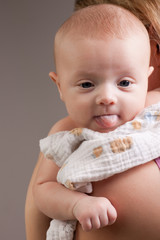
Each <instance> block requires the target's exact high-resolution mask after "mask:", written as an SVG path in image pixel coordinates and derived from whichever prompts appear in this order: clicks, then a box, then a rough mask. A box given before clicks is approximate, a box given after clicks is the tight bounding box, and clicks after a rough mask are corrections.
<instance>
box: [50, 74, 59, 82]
mask: <svg viewBox="0 0 160 240" xmlns="http://www.w3.org/2000/svg"><path fill="white" fill-rule="evenodd" d="M49 77H50V79H51V80H52V81H53V82H55V83H56V84H57V81H58V76H57V74H56V73H55V72H50V73H49Z"/></svg>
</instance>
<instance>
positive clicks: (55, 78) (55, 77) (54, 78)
mask: <svg viewBox="0 0 160 240" xmlns="http://www.w3.org/2000/svg"><path fill="white" fill-rule="evenodd" d="M49 77H50V78H51V80H52V81H53V82H55V84H56V85H57V88H58V91H59V95H60V98H61V100H62V101H63V97H62V92H61V86H60V82H59V80H58V76H57V74H56V73H55V72H50V73H49Z"/></svg>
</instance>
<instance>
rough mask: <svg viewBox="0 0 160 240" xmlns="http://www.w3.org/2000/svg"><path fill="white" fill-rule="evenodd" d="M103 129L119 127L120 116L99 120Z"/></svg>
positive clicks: (102, 117)
mask: <svg viewBox="0 0 160 240" xmlns="http://www.w3.org/2000/svg"><path fill="white" fill-rule="evenodd" d="M97 120H98V121H99V123H100V124H101V125H103V127H110V128H111V127H114V126H115V125H117V122H118V116H117V115H104V116H100V117H98V119H97Z"/></svg>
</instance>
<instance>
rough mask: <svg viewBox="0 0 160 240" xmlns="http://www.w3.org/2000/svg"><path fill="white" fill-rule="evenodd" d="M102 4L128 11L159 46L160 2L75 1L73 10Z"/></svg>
mask: <svg viewBox="0 0 160 240" xmlns="http://www.w3.org/2000/svg"><path fill="white" fill-rule="evenodd" d="M102 3H107V4H108V3H109V4H114V5H118V6H121V7H123V8H125V9H128V10H129V11H130V12H132V13H133V14H134V15H135V16H136V17H138V18H139V19H140V20H141V21H142V23H143V24H144V26H145V27H146V29H147V30H148V31H149V36H150V39H154V40H155V41H157V43H159V44H160V0H144V1H143V0H75V10H79V9H81V8H85V7H87V6H90V5H97V4H102Z"/></svg>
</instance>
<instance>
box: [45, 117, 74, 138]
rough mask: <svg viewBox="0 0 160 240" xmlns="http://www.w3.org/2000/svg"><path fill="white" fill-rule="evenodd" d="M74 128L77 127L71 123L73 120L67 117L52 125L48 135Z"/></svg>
mask: <svg viewBox="0 0 160 240" xmlns="http://www.w3.org/2000/svg"><path fill="white" fill-rule="evenodd" d="M76 127H77V125H76V124H75V122H73V120H72V119H71V118H70V117H69V116H67V117H65V118H63V119H61V120H59V121H58V122H56V123H55V124H54V125H53V127H52V128H51V130H50V132H49V134H48V135H51V134H54V133H56V132H60V131H70V130H72V129H73V128H76Z"/></svg>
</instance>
